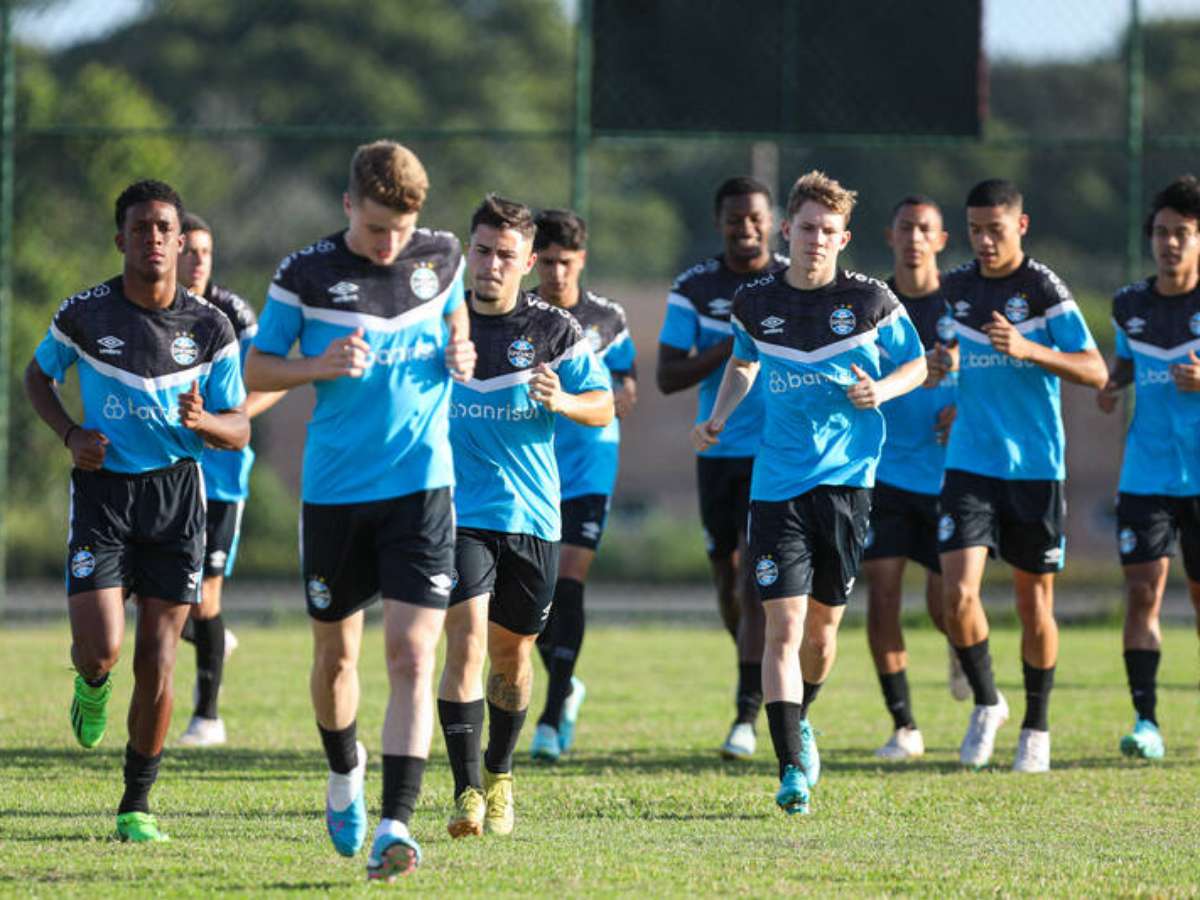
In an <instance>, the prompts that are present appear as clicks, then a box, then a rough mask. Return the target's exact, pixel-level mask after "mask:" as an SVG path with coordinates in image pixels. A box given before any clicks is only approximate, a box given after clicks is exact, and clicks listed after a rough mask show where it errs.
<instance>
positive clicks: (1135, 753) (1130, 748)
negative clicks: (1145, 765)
mask: <svg viewBox="0 0 1200 900" xmlns="http://www.w3.org/2000/svg"><path fill="white" fill-rule="evenodd" d="M1166 751H1167V748H1166V745H1165V744H1164V743H1163V739H1162V734H1161V733H1160V732H1159V730H1158V726H1157V725H1155V724H1154V723H1153V722H1151V721H1150V720H1149V719H1138V720H1137V721H1136V722H1134V724H1133V731H1131V732H1130V733H1129V734H1127V735H1125V736H1124V737H1123V738H1121V752H1122V753H1124V754H1125V755H1126V756H1131V757H1136V758H1139V759H1162V758H1163V754H1164V753H1166Z"/></svg>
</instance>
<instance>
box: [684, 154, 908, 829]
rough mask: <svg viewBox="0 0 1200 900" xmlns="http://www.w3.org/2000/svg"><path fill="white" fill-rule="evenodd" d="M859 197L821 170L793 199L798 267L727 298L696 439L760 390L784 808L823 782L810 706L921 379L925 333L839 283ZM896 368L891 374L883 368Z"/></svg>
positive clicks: (866, 287)
mask: <svg viewBox="0 0 1200 900" xmlns="http://www.w3.org/2000/svg"><path fill="white" fill-rule="evenodd" d="M855 197H856V195H855V192H854V191H849V190H846V189H845V188H844V187H842V186H841V185H840V184H839V183H838V182H837V181H834V180H833V179H832V178H829V177H828V176H827V175H825V174H824V173H823V172H816V171H813V172H809V173H807V174H805V175H803V176H801V177H800V178H799V179H798V180H797V181H796V183H795V185H794V186H793V187H792V191H791V194H790V195H789V196H788V205H787V221H786V222H784V225H783V235H784V238H785V239H786V240H787V241H788V249H789V251H790V255H791V263H790V265H789V266H788V268H787V269H786V271H784V272H783V273H773V274H769V275H764V276H762V277H760V278H757V279H755V280H753V281H750V282H747V283H746V284H745V285H743V286H742V287H741V288H740V289H739V290H738V292H737V294H736V295H735V296H734V301H733V329H734V348H733V355H732V356H731V357H730V361H729V364H728V365H727V366H726V367H725V374H724V376H723V377H722V379H721V385H720V389H719V391H718V393H717V398H716V402H715V403H714V404H713V411H712V416H711V417H710V418H708V419H707V420H706V421H704V422H701V423H700V424H698V425H696V426H695V428H694V429H693V430H692V442H693V444H694V446H695V447H696V449H697V450H704V449H706V448H708V447H711V446H714V445H719V443H720V441H721V440H723V439H724V429H725V425H726V423H727V422H728V421H729V420H730V415H731V414H732V412H733V410H734V409H735V408H736V406H737V404H738V403H739V402H740V401H741V400H742V399H743V398H744V397H745V396H746V395H747V394H748V393H749V391H750V388H751V386H752V385H753V383H754V382H755V381H756V380H757V379H758V376H759V369H760V368H761V369H762V370H763V371H762V380H763V381H764V383H765V384H766V393H765V395H764V399H765V401H766V422H765V426H764V430H763V439H762V447H761V449H760V450H759V453H758V456H757V458H756V459H755V463H754V476H753V480H752V483H751V486H750V528H749V531H750V553H751V554H752V557H753V559H754V572H755V580H756V581H757V583H758V594H759V597H761V599H762V603H763V607H764V609H765V611H766V620H767V627H766V651H765V653H764V655H763V692H764V694H765V695H766V704H767V722H768V724H769V725H770V728H771V742H772V743H773V744H774V746H775V755H776V757H777V758H778V760H779V780H780V785H779V790H778V792H777V793H776V795H775V802H776V803H777V804H778V805H779V806H780V807H781V808H782V809H784V810H785V811H786V812H788V813H806V812H808V808H809V806H808V805H809V799H810V791H811V789H812V788H813V787H814V786H815V785H816V783H817V779H818V778H819V776H820V756H819V755H818V753H817V745H816V740H815V738H814V737H813V730H812V726H811V725H810V724H809V720H808V709H809V706H810V704H811V703H812V702H813V700H814V699H816V696H817V692H818V691H819V690H820V688H821V685H822V684H823V683H824V682H825V679H826V678H827V677H828V675H829V672H830V670H831V669H832V667H833V661H834V657H835V655H836V652H837V629H838V624H839V623H840V622H841V619H842V614H843V613H844V612H845V609H846V599H847V597H848V595H849V593H850V589H851V587H852V586H853V584H854V579H855V576H856V575H857V574H858V566H859V562H860V560H861V558H862V549H863V541H864V539H865V538H866V533H867V516H868V511H869V507H870V491H869V489H870V487H871V486H872V484H873V483H874V480H875V468H876V465H877V464H878V462H879V453H880V449H881V448H882V446H883V437H884V422H883V416H882V414H881V413H880V412H879V409H878V408H879V406H880V405H881V404H883V403H885V402H886V401H888V400H890V399H891V398H893V397H898V396H899V395H901V394H903V393H906V392H907V391H910V390H912V389H913V388H915V387H917V386H918V385H919V384H921V382H922V381H924V380H925V375H926V366H925V356H924V351H923V348H922V347H921V339H920V336H919V335H918V334H917V330H916V328H915V327H914V326H913V324H912V321H911V320H910V319H909V317H908V313H907V312H905V309H904V307H903V306H902V305H901V304H900V302H899V301H898V300H897V299H896V298H895V296H894V295H893V294H892V292H891V291H890V290H888V288H887V285H885V284H884V283H883V282H881V281H876V280H875V279H873V278H868V277H867V276H865V275H860V274H859V273H857V272H848V271H846V270H839V269H838V267H837V260H838V254H839V253H840V252H841V251H842V250H843V249H844V248H845V246H846V245H847V244H848V243H849V242H850V232H849V230H848V229H847V227H846V226H847V225H848V223H849V220H850V213H851V211H852V210H853V209H854V202H855ZM884 358H887V359H888V360H889V361H890V364H891V365H892V367H893V368H892V371H891V372H890V374H888V375H886V376H885V375H884V374H883V371H884V370H883V366H882V362H883V360H884Z"/></svg>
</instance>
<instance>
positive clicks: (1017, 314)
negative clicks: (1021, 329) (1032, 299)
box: [1004, 294, 1029, 325]
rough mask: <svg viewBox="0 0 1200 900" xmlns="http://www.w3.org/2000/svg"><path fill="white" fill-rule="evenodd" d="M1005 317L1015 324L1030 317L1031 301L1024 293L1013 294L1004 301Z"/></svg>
mask: <svg viewBox="0 0 1200 900" xmlns="http://www.w3.org/2000/svg"><path fill="white" fill-rule="evenodd" d="M1004 318H1006V319H1008V321H1010V322H1012V323H1013V324H1014V325H1016V324H1018V323H1019V322H1024V321H1025V320H1026V319H1028V318H1029V301H1028V300H1026V299H1025V295H1024V294H1013V295H1012V296H1011V297H1009V298H1008V299H1007V300H1005V301H1004Z"/></svg>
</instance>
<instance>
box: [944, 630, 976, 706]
mask: <svg viewBox="0 0 1200 900" xmlns="http://www.w3.org/2000/svg"><path fill="white" fill-rule="evenodd" d="M946 649H947V650H949V651H950V696H951V697H953V698H954V699H955V700H969V699H971V693H972V692H971V682H969V681H967V673H966V672H964V671H963V667H962V662H961V661H960V660H959V658H958V654H957V653H955V652H954V645H953V644H947V645H946Z"/></svg>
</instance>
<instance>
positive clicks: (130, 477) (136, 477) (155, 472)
mask: <svg viewBox="0 0 1200 900" xmlns="http://www.w3.org/2000/svg"><path fill="white" fill-rule="evenodd" d="M189 467H190V468H193V469H196V470H197V471H199V464H198V463H197V461H196V460H194V459H192V458H191V457H185V458H184V459H181V460H179V461H178V462H174V463H172V464H171V465H169V466H164V467H163V468H161V469H147V470H146V471H145V472H111V471H109V470H108V469H78V468H77V469H72V470H71V471H72V472H74V473H78V474H80V475H85V476H89V477H91V476H96V477H99V478H114V479H116V478H119V479H123V480H125V481H143V480H146V479H153V478H162V477H163V476H165V475H170V474H172V473H174V472H178V471H181V470H183V469H187V468H189Z"/></svg>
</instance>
